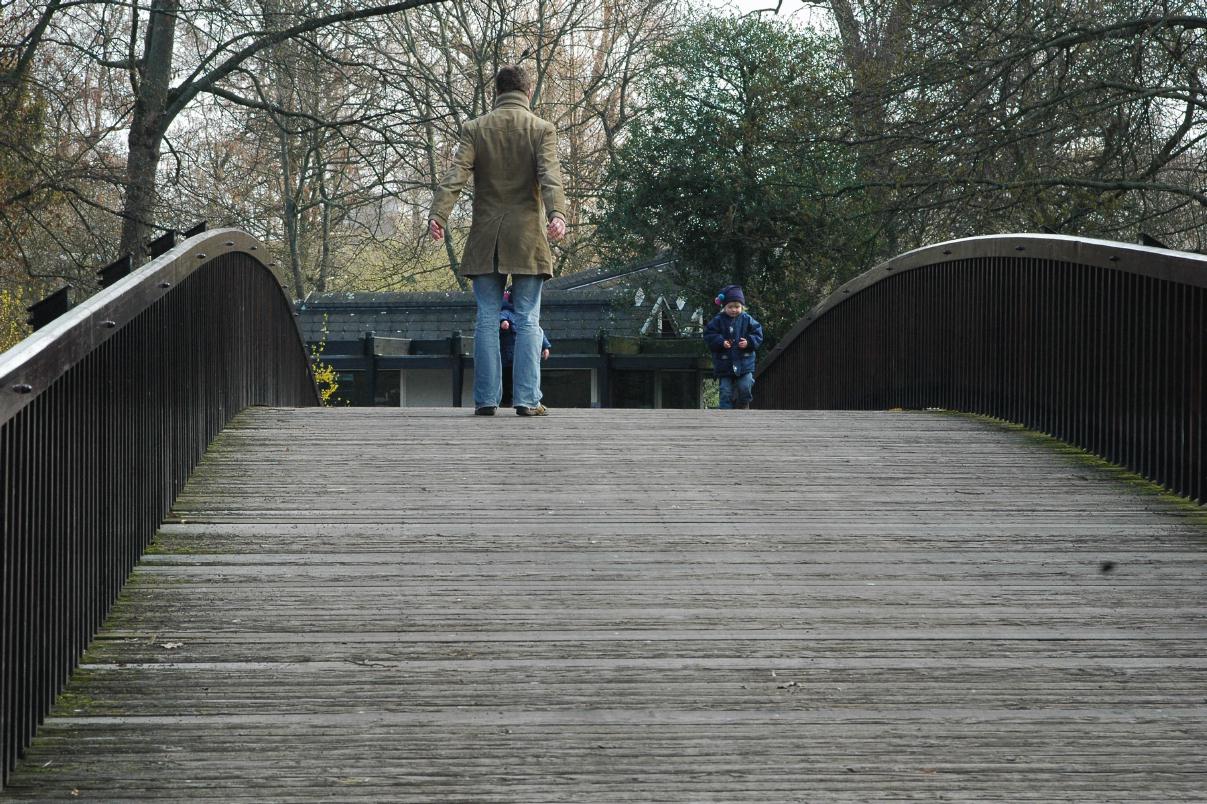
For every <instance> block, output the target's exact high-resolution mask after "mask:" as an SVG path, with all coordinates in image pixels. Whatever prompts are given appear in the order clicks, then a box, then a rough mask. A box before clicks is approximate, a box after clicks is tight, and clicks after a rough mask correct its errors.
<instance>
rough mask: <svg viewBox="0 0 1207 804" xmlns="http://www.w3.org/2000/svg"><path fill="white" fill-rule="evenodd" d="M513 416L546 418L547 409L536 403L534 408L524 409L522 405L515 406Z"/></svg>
mask: <svg viewBox="0 0 1207 804" xmlns="http://www.w3.org/2000/svg"><path fill="white" fill-rule="evenodd" d="M515 415H517V416H548V415H549V408H547V407H545V406H544V405H542V404H540V403H538V404H537V406H536V407H535V408H526V407H524V406H522V405H516V409H515Z"/></svg>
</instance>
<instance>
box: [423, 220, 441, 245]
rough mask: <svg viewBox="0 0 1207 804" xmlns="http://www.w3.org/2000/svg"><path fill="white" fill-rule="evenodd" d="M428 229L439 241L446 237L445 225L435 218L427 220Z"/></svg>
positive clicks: (434, 238)
mask: <svg viewBox="0 0 1207 804" xmlns="http://www.w3.org/2000/svg"><path fill="white" fill-rule="evenodd" d="M427 230H428V232H429V233H430V234H431V236H432V239H433V240H435V241H436V242H437V243H439V242H440V241H441V240H443V239H444V227H443V226H441V225H440V222H439V221H437V220H436V219H435V218H432V219H431V220H429V221H428V222H427Z"/></svg>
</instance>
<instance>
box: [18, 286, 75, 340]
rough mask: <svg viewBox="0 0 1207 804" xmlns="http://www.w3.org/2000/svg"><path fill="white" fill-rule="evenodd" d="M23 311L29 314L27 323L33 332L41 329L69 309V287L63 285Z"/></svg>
mask: <svg viewBox="0 0 1207 804" xmlns="http://www.w3.org/2000/svg"><path fill="white" fill-rule="evenodd" d="M25 309H26V311H27V312H28V313H29V319H28V322H27V323H28V324H29V325H30V326H31V327H33V328H34V329H35V330H38V329H41V328H42V327H44V326H46V325H47V324H49V323H50V322H51V321H54V320H55V319H56V318H58V317H59V316H61V315H62V314H63V313H65V312H67V311H68V310H70V309H71V285H64V286H63V287H61V288H59V289H58V290H56V291H55V292H54V293H51V294H50V295H49V296H47V297H46V298H45V299H42V301H40V302H35V303H33V304H31V305H30V306H29V307H26V308H25Z"/></svg>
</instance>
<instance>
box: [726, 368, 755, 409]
mask: <svg viewBox="0 0 1207 804" xmlns="http://www.w3.org/2000/svg"><path fill="white" fill-rule="evenodd" d="M717 383H718V384H719V385H720V386H721V410H732V409H733V408H734V406H735V405H749V404H750V400H751V399H752V398H753V397H754V394H753V393H752V391H753V390H754V375H753V374H751V373H749V372H747V373H746V374H743V375H742V376H740V377H718V378H717ZM735 392H736V393H737V399H734V393H735Z"/></svg>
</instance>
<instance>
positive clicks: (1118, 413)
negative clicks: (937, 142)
mask: <svg viewBox="0 0 1207 804" xmlns="http://www.w3.org/2000/svg"><path fill="white" fill-rule="evenodd" d="M1205 375H1207V257H1204V256H1201V255H1197V254H1190V253H1185V252H1177V251H1171V250H1168V249H1162V248H1152V247H1146V246H1136V245H1131V244H1126V243H1116V242H1112V241H1107V240H1095V239H1090V238H1079V237H1067V236H1060V235H1031V234H1017V235H998V236H990V237H975V238H968V239H964V240H954V241H951V242H947V243H940V244H938V245H935V246H928V247H926V248H921V249H917V250H915V251H911V252H908V253H906V254H902V255H901V256H899V257H896V258H894V259H892V260H889V261H888V262H885V263H883V264H881V265H878V266H876V267H875V268H872V269H871V270H870V271H867V272H866V273H864V274H862V275H860V276H859V277H857V278H855V279H853V280H851V281H850V282H848V283H847V284H846V285H843V286H842V287H840V288H839V289H838V290H837V291H836V292H835V293H833V294H832V295H831V296H830V297H829V298H827V299H826V300H825V301H823V302H822V303H821V304H820V305H818V306H817V307H816V308H815V309H814V310H812V311H811V312H810V313H809V314H808V315H807V316H805V318H803V319H802V320H801V321H800V322H799V323H798V324H797V325H796V327H795V328H794V329H793V330H792V331H791V332H790V333H789V334H788V335H787V336H786V337H785V338H784V339H783V340H782V341H781V342H780V343H779V344H778V345H777V346H776V348H775V349H774V350H773V351H772V352H771V353H770V354H769V356H768V359H767V361H765V363H764V364H763V366H762V367H761V369H760V371H759V374H758V381H759V392H758V393H757V394H756V402H757V404H758V406H759V407H764V408H788V409H852V410H874V409H881V410H883V409H889V408H912V409H922V408H943V409H949V410H958V411H965V412H969V413H979V414H984V415H986V416H990V417H993V418H997V419H1001V420H1004V421H1010V422H1015V423H1018V424H1021V425H1023V426H1025V427H1028V428H1030V429H1033V430H1037V431H1040V432H1043V433H1047V434H1049V435H1052V436H1054V437H1056V438H1059V439H1061V440H1063V441H1065V442H1067V443H1070V444H1073V445H1076V446H1078V447H1080V448H1082V449H1085V450H1087V451H1088V452H1091V453H1093V454H1095V455H1098V456H1100V457H1102V458H1104V459H1106V460H1107V461H1110V462H1112V463H1115V464H1117V465H1119V466H1123V467H1125V468H1127V469H1130V470H1132V471H1134V472H1136V473H1137V474H1139V475H1142V476H1143V477H1145V478H1148V479H1149V480H1151V481H1153V482H1155V483H1157V484H1159V485H1161V486H1163V487H1165V488H1166V489H1169V490H1171V491H1173V492H1175V493H1177V494H1180V495H1182V496H1185V497H1188V498H1190V499H1192V500H1194V501H1196V502H1199V503H1203V502H1204V501H1205V500H1207V480H1205V477H1204V476H1205V474H1207V439H1205V438H1204V432H1203V431H1204V427H1205V426H1207V421H1205V419H1207V398H1205V396H1204V379H1205Z"/></svg>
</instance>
